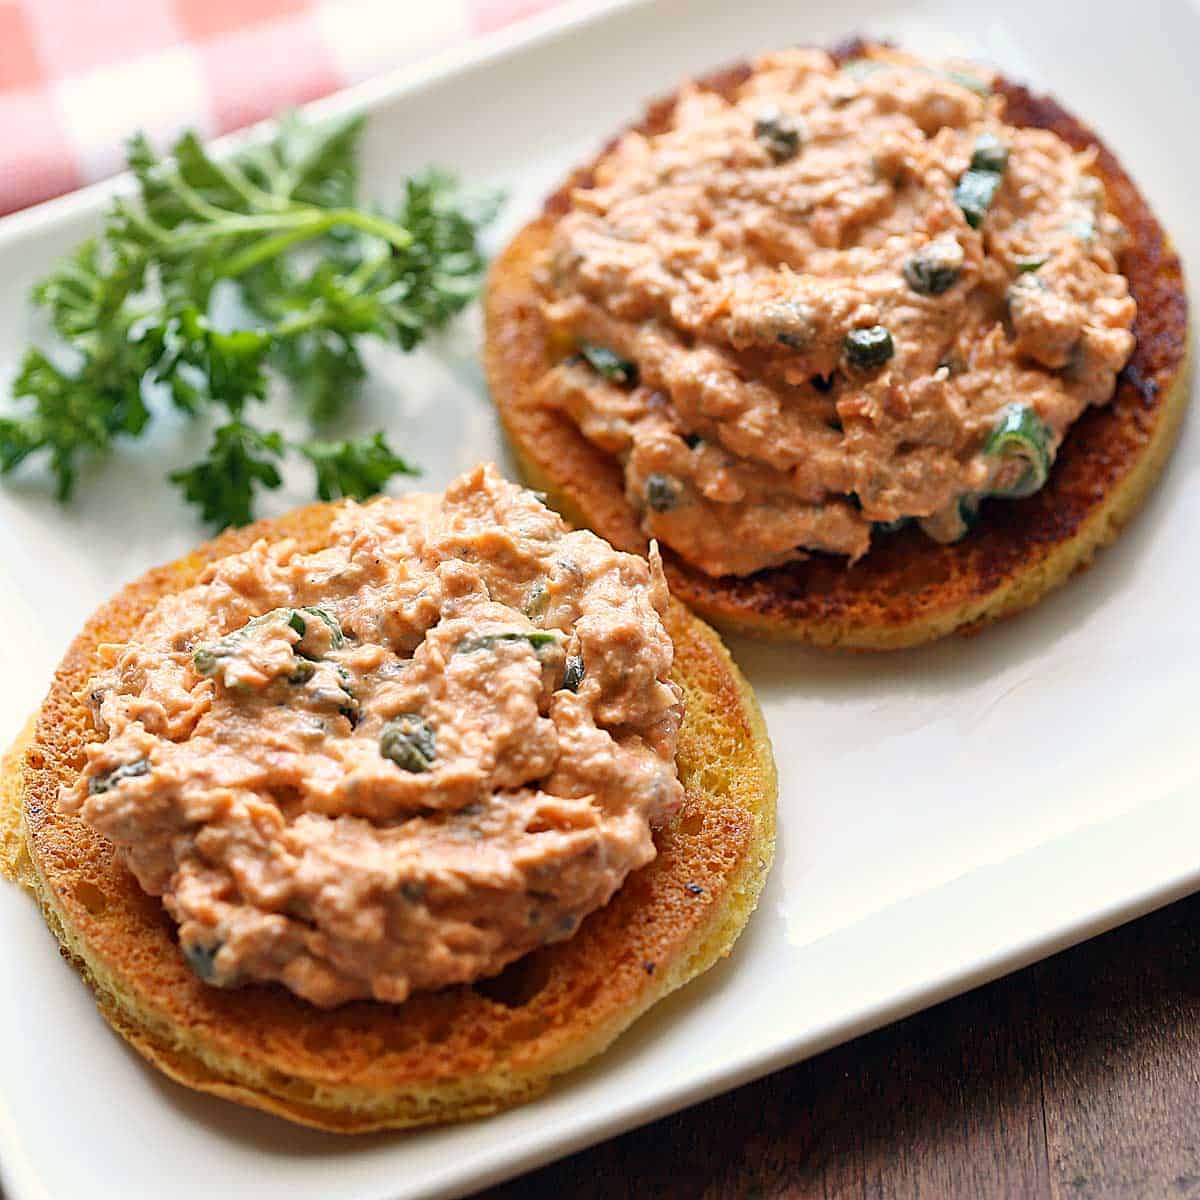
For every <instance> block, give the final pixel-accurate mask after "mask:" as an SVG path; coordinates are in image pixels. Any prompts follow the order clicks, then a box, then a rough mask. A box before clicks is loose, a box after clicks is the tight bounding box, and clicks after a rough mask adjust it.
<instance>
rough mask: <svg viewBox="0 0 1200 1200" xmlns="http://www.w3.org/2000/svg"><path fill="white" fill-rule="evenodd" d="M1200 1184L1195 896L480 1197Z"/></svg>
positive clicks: (1069, 1189)
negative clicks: (1026, 968) (805, 1061)
mask: <svg viewBox="0 0 1200 1200" xmlns="http://www.w3.org/2000/svg"><path fill="white" fill-rule="evenodd" d="M568 1196H569V1197H572V1198H573V1200H574V1198H576V1197H578V1198H579V1200H591V1198H593V1197H594V1198H595V1200H600V1198H604V1200H634V1198H636V1200H653V1198H661V1200H683V1198H685V1197H687V1198H688V1200H691V1198H693V1197H704V1198H706V1200H716V1198H718V1197H719V1198H722V1200H723V1198H724V1197H731V1198H744V1200H775V1198H779V1200H783V1198H785V1197H786V1198H787V1200H800V1198H807V1197H818V1196H820V1197H841V1196H863V1197H881V1198H882V1197H886V1198H887V1200H892V1198H893V1197H897V1198H904V1197H914V1198H916V1197H921V1198H941V1197H959V1196H962V1197H989V1196H1004V1197H1008V1196H1014V1197H1025V1196H1029V1197H1053V1198H1055V1200H1058V1198H1071V1197H1093V1196H1101V1197H1109V1196H1112V1197H1163V1196H1172V1197H1178V1196H1196V1197H1200V897H1193V898H1192V899H1190V900H1185V901H1182V902H1181V903H1179V904H1176V905H1173V906H1172V907H1170V908H1168V909H1165V910H1163V911H1162V912H1159V913H1155V914H1153V915H1151V916H1149V917H1145V918H1143V919H1142V920H1140V921H1137V922H1135V923H1133V924H1131V925H1128V926H1125V927H1124V928H1122V929H1119V930H1116V931H1114V932H1113V933H1110V934H1108V935H1106V936H1105V937H1102V938H1098V939H1096V940H1094V941H1092V942H1088V943H1086V944H1084V945H1083V946H1079V947H1076V948H1075V949H1074V950H1070V951H1067V952H1066V953H1064V954H1060V955H1058V956H1056V957H1055V958H1052V959H1049V960H1047V961H1046V962H1044V963H1039V964H1038V965H1036V966H1034V967H1031V968H1029V969H1028V970H1025V971H1022V972H1019V973H1018V974H1016V975H1013V976H1010V977H1008V978H1007V979H1003V980H1000V981H999V982H997V983H994V984H991V985H989V986H988V987H985V988H980V989H978V990H976V991H974V992H971V993H968V994H967V995H965V996H961V997H959V998H958V999H956V1000H952V1001H949V1002H947V1003H945V1004H942V1005H939V1006H938V1007H937V1008H934V1009H931V1010H929V1011H928V1012H924V1013H921V1014H919V1015H917V1016H915V1017H912V1018H910V1019H909V1020H907V1021H903V1022H901V1023H900V1024H897V1025H894V1026H891V1027H889V1028H887V1029H883V1030H880V1031H879V1032H877V1033H874V1034H871V1035H869V1036H867V1037H864V1038H860V1039H858V1040H857V1041H855V1042H851V1043H849V1044H848V1045H845V1046H841V1047H838V1048H837V1049H835V1050H832V1051H830V1052H828V1053H826V1054H823V1055H821V1056H820V1057H818V1058H816V1059H813V1060H811V1061H810V1062H807V1063H802V1064H800V1065H799V1066H796V1067H793V1068H790V1069H789V1070H786V1071H781V1072H779V1073H777V1074H775V1075H772V1076H769V1077H768V1078H766V1079H763V1080H760V1081H758V1082H756V1083H753V1084H750V1085H748V1086H746V1087H743V1088H740V1089H738V1090H737V1091H734V1092H731V1093H729V1094H728V1095H725V1096H721V1097H718V1098H716V1099H714V1100H711V1101H709V1102H708V1103H706V1104H702V1105H699V1106H697V1107H696V1108H693V1109H690V1110H688V1111H686V1112H683V1113H679V1114H677V1115H675V1116H673V1117H668V1118H666V1119H664V1120H662V1121H659V1122H657V1123H656V1124H654V1125H650V1126H647V1127H646V1128H644V1129H640V1130H635V1131H634V1132H632V1133H629V1134H626V1135H625V1136H624V1137H620V1138H617V1139H615V1140H613V1141H611V1142H607V1143H605V1144H603V1145H601V1146H597V1147H595V1148H593V1149H591V1150H588V1151H585V1152H583V1153H580V1154H577V1155H575V1156H573V1157H572V1158H569V1159H566V1160H564V1161H562V1162H560V1163H556V1164H553V1165H551V1166H549V1167H546V1168H544V1169H543V1170H541V1171H538V1172H536V1173H534V1174H532V1175H529V1176H526V1177H524V1178H523V1179H519V1180H515V1181H513V1182H512V1183H509V1184H507V1185H505V1186H503V1187H499V1188H495V1189H493V1190H491V1191H489V1192H486V1193H482V1194H481V1196H480V1197H479V1200H485V1198H486V1200H518V1198H519V1200H561V1198H562V1197H568Z"/></svg>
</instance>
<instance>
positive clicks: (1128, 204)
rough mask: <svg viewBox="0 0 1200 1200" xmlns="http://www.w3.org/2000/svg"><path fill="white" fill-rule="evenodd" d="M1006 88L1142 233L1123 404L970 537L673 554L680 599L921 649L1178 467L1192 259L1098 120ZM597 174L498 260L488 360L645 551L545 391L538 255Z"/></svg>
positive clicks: (1097, 532)
mask: <svg viewBox="0 0 1200 1200" xmlns="http://www.w3.org/2000/svg"><path fill="white" fill-rule="evenodd" d="M862 49H863V43H861V42H854V43H848V44H846V45H844V46H843V47H840V48H839V50H838V51H837V52H836V53H837V54H838V55H839V56H840V57H842V58H845V57H851V56H853V55H854V54H857V53H861V52H862ZM748 71H749V68H748V67H747V66H745V65H742V66H737V67H732V68H729V69H727V70H724V71H721V72H719V73H718V74H715V75H711V76H709V77H707V78H706V79H704V80H702V81H701V83H702V86H705V87H708V88H711V89H713V90H715V91H718V92H721V93H722V94H725V95H728V94H730V93H731V92H732V91H733V90H734V89H735V88H736V87H737V86H738V84H740V83H741V82H742V81H743V80H744V79H745V78H746V75H747V74H748ZM997 86H998V89H999V90H1000V91H1001V92H1002V93H1003V94H1004V96H1005V98H1006V101H1007V105H1008V110H1007V113H1008V119H1009V120H1010V121H1012V122H1013V123H1014V124H1017V125H1024V126H1038V127H1041V128H1045V129H1051V130H1053V131H1054V132H1055V133H1057V134H1058V135H1059V136H1060V137H1062V138H1063V139H1064V140H1065V141H1067V142H1069V143H1070V144H1071V145H1073V146H1075V147H1078V148H1083V147H1086V146H1089V145H1095V146H1097V148H1098V150H1099V158H1098V163H1097V167H1098V170H1099V173H1100V174H1101V175H1102V176H1103V178H1104V181H1105V183H1106V185H1107V187H1108V192H1109V197H1110V200H1111V203H1112V208H1113V209H1114V211H1115V212H1116V213H1117V215H1118V216H1119V217H1120V218H1121V219H1122V220H1123V221H1124V222H1125V224H1126V225H1127V227H1128V228H1129V230H1130V232H1131V234H1132V238H1131V248H1130V249H1129V250H1128V251H1127V252H1126V254H1125V255H1124V257H1123V258H1122V262H1121V268H1122V270H1123V271H1124V272H1125V274H1126V276H1127V277H1128V279H1129V285H1130V290H1131V291H1132V293H1133V295H1134V297H1135V299H1136V300H1137V303H1138V316H1137V323H1136V325H1135V327H1134V331H1135V333H1136V335H1137V348H1136V350H1135V352H1134V355H1133V358H1132V360H1131V361H1130V363H1129V365H1128V366H1127V367H1126V369H1125V371H1124V372H1123V374H1122V376H1121V378H1120V381H1119V384H1118V388H1117V392H1116V395H1115V397H1114V399H1113V401H1112V403H1111V404H1110V405H1108V406H1107V407H1105V408H1102V409H1096V408H1093V409H1090V410H1089V411H1088V412H1087V413H1086V414H1085V415H1084V416H1083V417H1082V418H1081V419H1080V420H1079V421H1078V422H1077V423H1076V425H1075V426H1074V427H1073V428H1072V430H1071V432H1070V434H1069V435H1068V437H1067V439H1066V441H1065V442H1064V444H1063V446H1062V448H1061V450H1060V452H1059V456H1058V460H1057V462H1056V463H1055V465H1054V469H1053V471H1052V472H1051V476H1050V481H1049V483H1048V484H1047V485H1046V486H1045V487H1044V488H1043V489H1042V490H1041V491H1040V492H1039V493H1037V495H1035V496H1033V497H1031V498H1030V499H1027V500H1020V501H1008V502H1004V501H998V500H990V501H988V502H987V503H986V504H985V505H984V509H983V515H982V519H981V520H980V522H979V525H978V526H977V527H976V529H975V530H974V531H973V532H972V534H971V535H970V536H969V537H968V538H966V539H965V540H964V541H962V542H960V543H958V544H957V545H953V546H942V545H938V544H937V543H936V542H933V541H931V540H930V539H928V538H927V537H925V536H924V535H923V534H921V533H920V532H919V530H916V529H910V530H907V531H904V532H902V533H899V534H896V535H893V536H891V537H889V538H886V539H880V540H879V542H878V544H877V545H876V547H875V548H873V549H872V550H871V551H870V553H869V554H868V555H867V556H866V557H865V558H864V559H862V560H861V561H860V562H858V563H857V564H855V565H854V566H853V567H847V566H845V565H844V560H841V559H834V558H813V559H811V560H809V561H807V562H803V563H797V564H794V565H792V566H788V567H781V568H777V569H773V570H769V571H761V572H759V573H758V574H756V575H752V576H750V577H748V578H743V579H739V578H735V577H732V576H726V577H722V578H713V577H711V576H708V575H705V574H704V573H703V572H701V571H699V570H697V569H696V568H695V567H692V566H690V565H688V564H687V563H685V562H683V561H682V560H681V559H680V558H679V557H678V556H677V555H674V554H672V553H671V552H670V551H669V550H668V551H666V552H665V554H664V558H665V563H666V569H667V576H668V579H669V580H670V584H671V590H672V592H673V594H674V595H675V596H676V597H678V598H679V599H680V600H682V601H684V603H686V604H688V605H689V606H691V607H692V608H693V609H694V610H695V611H697V612H699V613H701V614H702V615H703V616H705V617H707V618H709V619H710V620H712V621H714V622H716V623H717V624H718V625H721V626H724V627H728V628H734V629H739V630H743V631H745V632H748V633H752V634H755V635H759V636H766V637H773V638H786V639H794V640H799V641H805V642H811V643H813V644H816V645H823V646H838V647H842V648H846V649H860V650H867V649H872V650H874V649H893V648H898V647H903V646H912V645H917V644H919V643H921V642H926V641H930V640H932V639H933V638H936V637H941V636H943V635H945V634H947V633H950V632H952V631H954V630H956V629H962V628H966V627H971V628H974V627H977V626H979V625H982V624H985V623H987V622H989V621H993V620H996V619H998V618H1000V617H1003V616H1007V615H1010V614H1011V613H1014V612H1017V611H1019V610H1020V609H1023V608H1026V607H1028V606H1029V605H1031V604H1033V603H1034V602H1035V601H1037V600H1038V599H1039V598H1040V597H1041V596H1043V595H1044V594H1045V593H1046V592H1048V591H1050V590H1051V589H1052V588H1054V587H1056V586H1058V585H1059V584H1060V583H1062V582H1063V581H1064V580H1066V579H1067V578H1068V577H1069V576H1070V575H1071V574H1072V573H1073V572H1075V571H1076V570H1078V569H1079V568H1080V567H1082V566H1084V565H1086V564H1087V563H1088V562H1090V561H1091V558H1092V555H1093V554H1094V553H1095V551H1096V550H1097V549H1098V548H1099V547H1100V546H1102V545H1105V544H1106V543H1107V542H1110V541H1111V540H1112V539H1113V538H1114V537H1115V536H1116V534H1117V533H1118V531H1119V530H1120V528H1121V526H1122V525H1123V524H1124V523H1125V521H1126V520H1128V519H1129V517H1131V516H1132V515H1133V513H1134V512H1135V511H1136V509H1137V506H1138V504H1139V502H1140V501H1141V499H1142V497H1143V496H1144V494H1145V492H1146V491H1147V489H1148V488H1149V487H1150V485H1151V484H1152V483H1153V481H1154V480H1155V478H1157V476H1158V474H1159V472H1160V471H1161V469H1162V467H1163V465H1164V463H1165V462H1166V459H1167V456H1168V454H1169V452H1170V450H1171V448H1172V446H1173V445H1174V441H1175V437H1176V434H1177V432H1178V429H1179V425H1180V423H1181V420H1182V417H1183V414H1184V411H1185V410H1186V408H1187V403H1188V399H1189V380H1188V370H1187V366H1188V363H1187V359H1188V350H1189V336H1188V304H1187V297H1186V293H1185V291H1184V282H1183V272H1182V267H1181V265H1180V261H1179V256H1178V255H1177V254H1176V252H1175V250H1174V249H1173V247H1172V246H1171V244H1170V241H1169V239H1168V238H1167V236H1166V234H1165V233H1164V232H1163V229H1162V228H1161V226H1160V225H1159V224H1158V222H1157V220H1155V217H1154V214H1153V213H1152V212H1151V211H1150V208H1149V206H1148V205H1147V203H1146V201H1145V200H1144V199H1143V197H1142V195H1141V193H1140V192H1139V191H1138V190H1137V187H1136V186H1135V185H1134V183H1133V181H1132V180H1131V179H1130V177H1129V176H1128V175H1127V174H1126V173H1125V171H1124V169H1123V168H1122V167H1121V164H1120V163H1119V162H1118V161H1117V159H1116V157H1115V156H1114V155H1113V154H1112V152H1111V151H1109V150H1108V149H1107V148H1106V147H1105V146H1104V144H1103V143H1102V142H1101V141H1100V139H1099V138H1098V137H1097V136H1096V135H1095V134H1094V133H1093V132H1092V131H1091V129H1089V128H1088V127H1087V126H1086V125H1084V124H1083V123H1082V122H1081V121H1079V120H1078V119H1077V118H1075V117H1073V116H1072V115H1071V114H1070V113H1068V112H1067V111H1066V110H1065V109H1063V108H1062V107H1061V106H1060V105H1059V104H1058V103H1057V102H1056V101H1055V100H1053V99H1051V98H1050V97H1048V96H1038V95H1034V94H1033V93H1031V92H1029V91H1028V90H1026V89H1025V88H1023V87H1021V86H1019V85H1017V84H1012V83H1008V82H1007V81H1004V80H1000V81H999V83H998V85H997ZM674 104H675V100H674V98H668V99H665V100H660V101H658V102H656V103H654V104H652V105H651V106H650V107H649V109H648V110H647V112H646V115H645V117H644V118H643V119H642V121H641V122H639V123H638V125H637V126H636V128H637V129H640V130H642V131H643V132H647V133H653V132H656V131H658V130H661V129H662V128H663V127H664V126H665V124H666V122H667V120H668V118H669V116H670V114H671V111H672V109H673V107H674ZM591 170H592V168H591V167H590V166H589V167H584V168H582V169H581V170H579V171H577V172H575V174H574V175H572V176H571V178H570V179H569V180H568V181H567V182H566V183H565V184H564V185H563V187H562V188H560V189H559V190H558V191H557V192H555V193H554V195H552V196H551V197H550V198H549V200H548V201H547V203H546V206H545V210H544V212H543V214H542V215H541V216H540V217H539V218H537V219H536V220H534V221H532V222H530V224H528V225H527V226H526V227H525V228H524V229H523V230H522V231H521V232H520V233H519V234H518V235H517V237H516V238H515V239H514V240H513V242H512V243H511V244H510V245H509V246H508V248H507V249H506V250H505V252H504V253H503V254H502V255H501V256H500V257H499V258H498V259H497V260H496V262H495V264H494V265H493V267H492V271H491V276H490V278H489V284H488V293H487V302H486V313H487V343H486V348H485V366H486V369H487V376H488V381H489V384H490V386H491V391H492V396H493V399H494V400H495V403H496V406H497V408H498V410H499V414H500V419H501V422H502V423H503V425H504V428H505V430H506V431H507V433H508V436H509V439H510V441H511V442H512V445H513V447H514V449H515V452H516V455H517V458H518V461H519V463H520V465H521V468H522V471H523V472H524V474H525V475H526V477H527V479H528V481H529V482H530V483H531V484H532V486H535V487H539V488H541V489H543V490H544V491H546V492H547V493H548V494H549V495H550V498H551V500H552V501H553V502H554V503H555V504H556V506H557V507H559V508H560V509H561V511H562V512H563V513H564V515H566V516H567V518H568V519H569V520H572V521H574V522H576V523H579V524H584V525H588V526H590V527H591V528H593V529H595V530H596V531H597V532H598V533H600V534H602V535H603V536H604V537H606V538H608V540H609V541H611V542H612V543H613V544H614V545H617V546H620V547H622V548H623V549H627V550H639V551H644V549H645V546H646V539H645V535H644V534H643V533H642V532H641V530H640V529H639V527H638V523H637V517H636V515H635V513H634V512H633V510H632V508H631V507H630V506H629V504H628V502H627V501H626V499H625V496H624V490H623V482H622V477H621V471H620V468H619V466H618V465H617V463H616V461H615V459H613V458H612V457H610V456H608V455H606V454H604V453H603V452H602V451H600V450H598V449H597V448H596V447H595V446H593V445H592V444H591V443H589V442H588V441H587V440H586V439H585V438H584V437H583V436H582V435H581V434H580V433H579V431H578V429H577V428H576V427H575V426H574V425H573V424H572V423H571V422H570V420H569V419H568V418H567V417H566V416H564V415H562V414H558V413H552V412H549V411H547V410H545V409H543V408H541V407H539V406H538V404H537V403H536V400H535V398H534V387H535V385H536V383H537V381H538V379H540V377H541V376H542V375H543V374H544V372H545V371H546V369H547V367H548V366H549V359H548V356H547V353H546V342H545V337H544V334H543V328H542V323H541V318H540V315H539V310H538V294H537V291H536V288H535V286H534V282H533V279H532V264H533V260H534V258H535V256H536V255H537V254H538V252H539V251H540V250H541V249H542V247H544V246H545V245H546V243H547V241H548V239H549V237H550V235H551V232H552V230H553V226H554V222H555V220H556V219H557V217H558V215H560V214H561V213H562V211H563V210H564V208H565V206H566V203H567V196H568V194H569V191H570V189H571V188H572V187H575V186H581V185H586V184H587V182H588V181H589V179H590V176H591Z"/></svg>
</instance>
